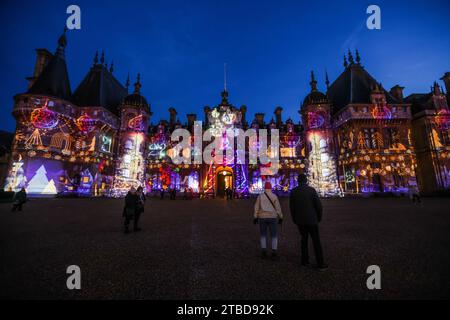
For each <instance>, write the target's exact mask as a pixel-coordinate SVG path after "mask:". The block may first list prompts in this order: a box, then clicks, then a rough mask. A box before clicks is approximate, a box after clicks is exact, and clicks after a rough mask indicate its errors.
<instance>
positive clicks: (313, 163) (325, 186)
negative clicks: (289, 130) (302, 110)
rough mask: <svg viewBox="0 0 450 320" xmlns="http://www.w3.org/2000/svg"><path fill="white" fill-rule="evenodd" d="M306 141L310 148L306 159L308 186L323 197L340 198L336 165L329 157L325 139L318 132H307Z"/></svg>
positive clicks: (340, 192)
mask: <svg viewBox="0 0 450 320" xmlns="http://www.w3.org/2000/svg"><path fill="white" fill-rule="evenodd" d="M307 139H308V142H309V143H310V146H311V150H310V152H309V157H308V162H309V167H308V181H309V185H310V186H312V187H313V188H314V189H316V190H317V192H318V193H319V194H320V195H322V196H324V197H328V196H342V191H341V190H340V188H339V183H338V179H337V174H336V164H335V161H334V159H333V158H332V156H331V155H330V152H329V148H328V143H327V139H326V137H325V136H322V134H321V133H319V132H309V133H308V135H307Z"/></svg>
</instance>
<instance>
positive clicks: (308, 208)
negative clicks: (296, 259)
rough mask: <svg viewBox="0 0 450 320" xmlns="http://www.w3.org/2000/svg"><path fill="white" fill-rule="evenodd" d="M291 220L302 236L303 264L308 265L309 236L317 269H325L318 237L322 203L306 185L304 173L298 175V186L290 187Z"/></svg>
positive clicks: (314, 191)
mask: <svg viewBox="0 0 450 320" xmlns="http://www.w3.org/2000/svg"><path fill="white" fill-rule="evenodd" d="M289 207H290V209H291V215H292V220H293V221H294V224H296V225H297V227H298V230H299V232H300V235H301V237H302V240H301V247H302V258H301V263H302V265H303V266H307V265H309V255H308V237H309V236H311V239H312V242H313V245H314V252H315V255H316V261H317V265H318V268H319V270H326V269H327V268H328V266H327V265H326V264H325V262H324V259H323V253H322V245H321V244H320V237H319V222H320V221H321V220H322V204H321V202H320V199H319V196H318V195H317V192H316V190H314V188H312V187H310V186H308V179H307V177H306V175H304V174H300V175H299V176H298V187H296V188H294V189H292V191H291V195H290V198H289Z"/></svg>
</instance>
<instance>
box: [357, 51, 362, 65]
mask: <svg viewBox="0 0 450 320" xmlns="http://www.w3.org/2000/svg"><path fill="white" fill-rule="evenodd" d="M356 63H357V64H361V57H360V56H359V51H358V49H356Z"/></svg>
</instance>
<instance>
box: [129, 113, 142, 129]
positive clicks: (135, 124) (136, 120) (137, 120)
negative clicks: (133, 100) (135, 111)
mask: <svg viewBox="0 0 450 320" xmlns="http://www.w3.org/2000/svg"><path fill="white" fill-rule="evenodd" d="M145 122H146V119H145V117H144V116H143V115H142V114H141V115H138V116H136V117H133V118H131V119H130V120H129V121H128V128H129V129H131V130H133V131H143V130H144V128H145Z"/></svg>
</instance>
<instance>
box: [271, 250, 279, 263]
mask: <svg viewBox="0 0 450 320" xmlns="http://www.w3.org/2000/svg"><path fill="white" fill-rule="evenodd" d="M270 258H271V259H272V261H276V260H278V255H277V250H272V256H271V257H270Z"/></svg>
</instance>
